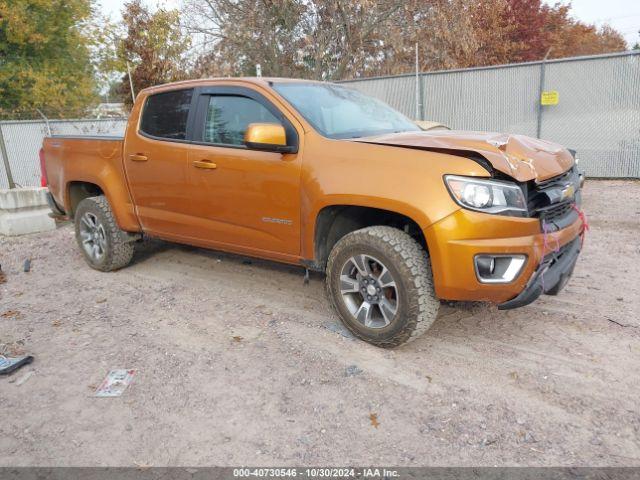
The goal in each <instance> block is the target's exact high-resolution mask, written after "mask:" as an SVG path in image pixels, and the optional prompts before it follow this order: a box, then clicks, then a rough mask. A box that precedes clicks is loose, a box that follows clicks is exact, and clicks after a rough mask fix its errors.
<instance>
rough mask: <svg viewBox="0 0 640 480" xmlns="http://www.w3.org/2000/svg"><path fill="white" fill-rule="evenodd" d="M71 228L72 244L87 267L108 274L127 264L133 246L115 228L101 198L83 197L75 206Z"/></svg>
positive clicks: (103, 198)
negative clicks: (74, 230) (72, 232)
mask: <svg viewBox="0 0 640 480" xmlns="http://www.w3.org/2000/svg"><path fill="white" fill-rule="evenodd" d="M75 227H76V241H77V242H78V245H79V246H80V250H81V251H82V253H83V255H84V258H85V260H86V261H87V263H88V264H89V266H90V267H91V268H95V269H96V270H100V271H103V272H110V271H112V270H118V269H119V268H122V267H125V266H127V265H128V264H129V263H130V262H131V258H132V257H133V250H134V247H133V243H132V242H131V240H130V239H129V238H128V236H127V233H126V232H124V231H123V230H121V229H120V228H119V227H118V224H117V223H116V220H115V217H114V216H113V212H112V211H111V207H110V206H109V202H107V199H106V198H105V197H104V195H100V196H98V197H90V198H85V199H84V200H82V201H81V202H80V203H79V204H78V208H77V209H76V213H75Z"/></svg>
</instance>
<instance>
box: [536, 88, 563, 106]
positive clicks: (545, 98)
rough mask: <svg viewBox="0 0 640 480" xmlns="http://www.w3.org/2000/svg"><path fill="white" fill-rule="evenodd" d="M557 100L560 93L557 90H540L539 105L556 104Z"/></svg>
mask: <svg viewBox="0 0 640 480" xmlns="http://www.w3.org/2000/svg"><path fill="white" fill-rule="evenodd" d="M559 102H560V93H559V92H558V91H557V90H549V91H546V92H542V95H540V105H558V103H559Z"/></svg>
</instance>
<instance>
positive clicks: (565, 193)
mask: <svg viewBox="0 0 640 480" xmlns="http://www.w3.org/2000/svg"><path fill="white" fill-rule="evenodd" d="M575 194H576V189H575V187H574V186H573V185H567V186H566V187H565V188H564V189H563V190H562V199H563V200H567V199H571V198H573V196H574V195H575Z"/></svg>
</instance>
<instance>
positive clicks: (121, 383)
mask: <svg viewBox="0 0 640 480" xmlns="http://www.w3.org/2000/svg"><path fill="white" fill-rule="evenodd" d="M134 373H135V370H127V369H115V370H111V371H110V372H109V373H108V374H107V376H106V377H105V379H104V380H103V381H102V383H101V384H100V386H99V387H98V388H97V389H96V393H95V396H96V397H119V396H120V395H122V394H123V393H124V391H125V390H126V389H127V387H128V386H129V384H130V383H131V381H132V380H133V375H134Z"/></svg>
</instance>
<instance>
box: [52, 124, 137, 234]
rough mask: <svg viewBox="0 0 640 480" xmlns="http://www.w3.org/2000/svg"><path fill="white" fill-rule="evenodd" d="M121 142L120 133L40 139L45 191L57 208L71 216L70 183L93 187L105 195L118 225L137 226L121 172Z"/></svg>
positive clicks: (72, 206)
mask: <svg viewBox="0 0 640 480" xmlns="http://www.w3.org/2000/svg"><path fill="white" fill-rule="evenodd" d="M123 144H124V139H123V137H107V136H104V137H101V136H66V135H54V136H51V137H47V138H45V139H44V142H43V150H44V165H45V169H46V173H47V180H48V187H49V192H50V193H51V195H52V197H53V200H54V201H55V203H56V204H57V206H58V207H60V210H62V211H63V212H65V213H66V214H67V215H69V216H73V212H74V208H75V206H76V205H75V200H74V193H73V192H74V185H75V188H91V189H96V191H97V192H98V194H100V193H104V194H105V195H107V199H108V200H109V204H110V205H112V206H113V208H114V214H115V216H116V220H117V221H118V224H119V225H120V227H121V228H123V229H124V230H129V231H138V230H139V228H140V227H139V224H138V222H137V220H136V217H135V212H134V208H133V204H132V202H131V197H130V195H129V191H128V188H127V181H126V177H125V173H124V166H123V161H122V147H123ZM107 186H108V187H107Z"/></svg>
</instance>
